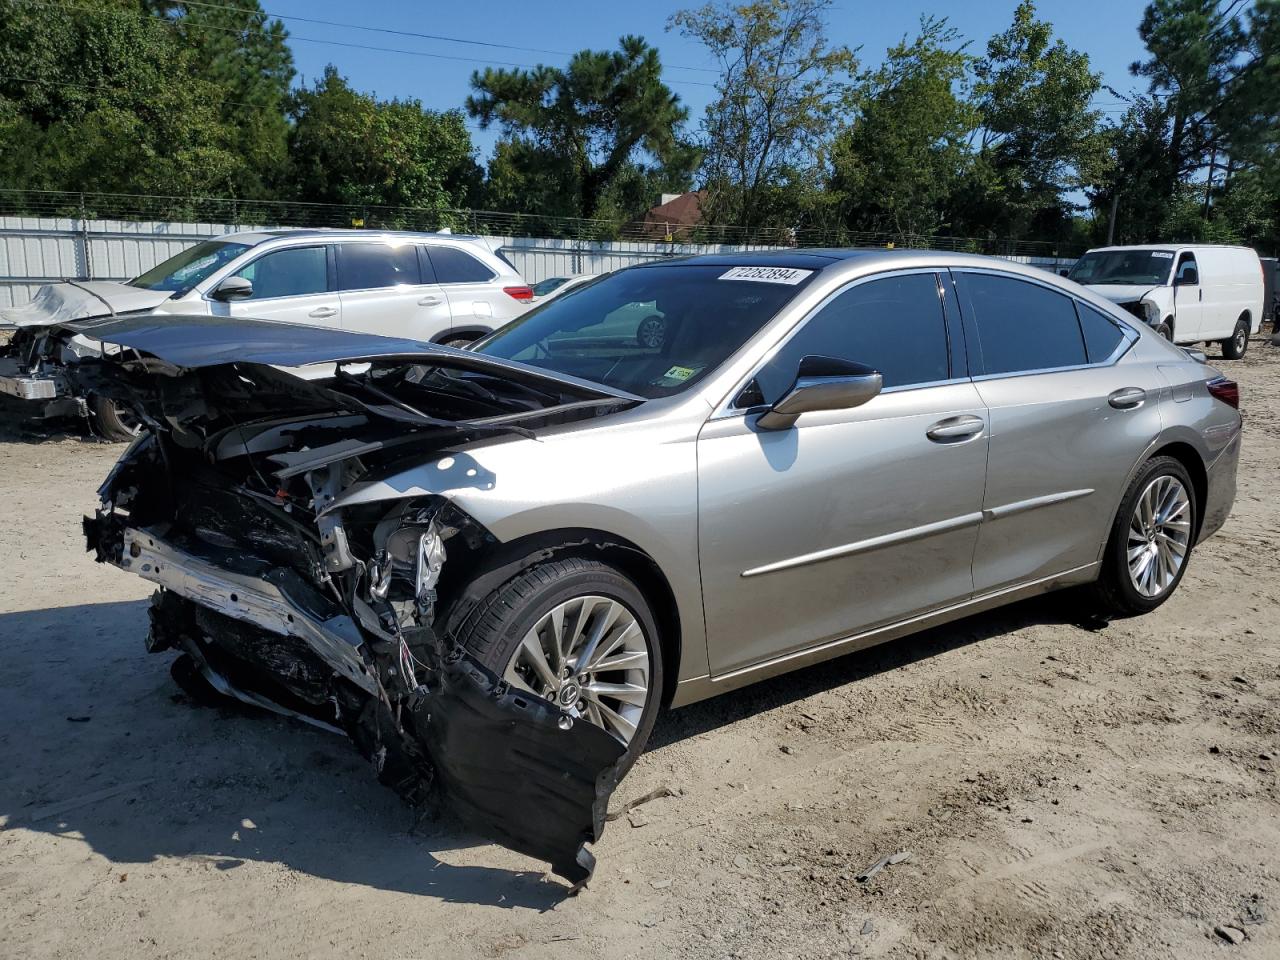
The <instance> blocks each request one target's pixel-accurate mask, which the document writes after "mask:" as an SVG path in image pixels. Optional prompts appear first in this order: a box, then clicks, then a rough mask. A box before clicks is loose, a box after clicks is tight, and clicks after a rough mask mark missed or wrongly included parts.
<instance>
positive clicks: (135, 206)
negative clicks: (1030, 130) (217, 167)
mask: <svg viewBox="0 0 1280 960" xmlns="http://www.w3.org/2000/svg"><path fill="white" fill-rule="evenodd" d="M0 216H10V217H52V218H70V219H75V220H80V221H86V220H120V221H165V222H169V223H220V224H232V225H234V226H237V227H267V226H280V227H346V228H368V229H384V230H414V231H428V232H430V231H437V230H446V229H447V230H451V231H453V232H454V233H469V234H478V235H481V236H502V237H548V238H556V239H568V240H578V241H587V242H589V241H609V240H631V241H648V242H660V243H661V242H668V243H679V244H734V245H752V246H770V247H886V246H896V247H912V248H916V249H934V250H953V251H962V252H968V253H984V254H989V255H994V256H1004V257H1035V258H1056V257H1065V256H1074V255H1076V254H1078V253H1079V252H1080V251H1079V250H1074V249H1071V250H1068V249H1063V248H1062V245H1060V244H1057V243H1052V242H1048V241H1032V240H1010V239H1007V238H999V237H953V236H938V235H931V234H901V233H896V234H895V233H875V232H867V231H853V230H845V229H843V228H832V229H825V228H817V227H799V228H755V229H748V228H746V227H741V226H726V225H703V224H700V225H697V226H692V227H690V226H679V225H673V224H671V223H669V222H666V221H661V220H645V219H639V220H632V221H627V222H621V223H620V222H618V221H615V220H600V219H594V220H593V219H588V218H583V217H551V216H542V215H539V214H528V213H505V212H501V211H495V210H463V209H448V208H425V207H390V206H378V205H373V204H332V203H308V202H303V201H295V200H237V199H234V198H227V197H176V196H158V195H146V194H131V193H90V192H84V193H77V192H73V191H52V190H14V189H0Z"/></svg>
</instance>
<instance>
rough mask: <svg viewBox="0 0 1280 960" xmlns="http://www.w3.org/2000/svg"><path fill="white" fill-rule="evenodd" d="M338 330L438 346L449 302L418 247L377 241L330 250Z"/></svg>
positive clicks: (445, 328) (444, 333) (447, 322)
mask: <svg viewBox="0 0 1280 960" xmlns="http://www.w3.org/2000/svg"><path fill="white" fill-rule="evenodd" d="M335 248H336V255H337V269H338V289H339V290H340V291H341V296H342V325H343V326H344V327H345V328H346V329H348V330H359V331H360V332H362V333H376V334H379V335H381V336H384V337H410V338H413V339H416V340H437V339H443V338H444V337H446V336H448V333H449V325H450V317H449V301H448V298H447V297H446V296H445V293H444V291H443V290H442V289H441V288H440V285H439V284H437V283H435V282H434V280H435V278H434V277H433V276H432V275H431V273H430V264H429V263H427V264H426V269H427V273H426V275H425V276H424V275H423V266H424V265H423V263H422V262H421V260H422V258H420V256H419V249H420V247H419V245H418V244H414V243H386V242H382V241H375V242H370V241H349V242H346V243H338V244H335Z"/></svg>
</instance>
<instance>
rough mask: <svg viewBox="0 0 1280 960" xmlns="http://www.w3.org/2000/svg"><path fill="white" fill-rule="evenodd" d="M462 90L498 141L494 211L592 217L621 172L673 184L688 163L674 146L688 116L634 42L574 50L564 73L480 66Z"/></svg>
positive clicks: (680, 146)
mask: <svg viewBox="0 0 1280 960" xmlns="http://www.w3.org/2000/svg"><path fill="white" fill-rule="evenodd" d="M471 87H472V89H473V90H474V91H475V92H474V93H473V94H472V95H471V96H469V97H468V98H467V104H466V105H467V110H468V111H470V113H471V115H472V116H473V117H476V118H478V119H479V121H480V124H481V126H482V127H488V126H489V125H490V124H492V123H497V124H499V125H500V126H501V128H502V131H503V135H504V143H503V144H502V145H500V147H499V149H498V151H497V152H496V154H495V157H494V162H493V163H491V164H490V168H489V181H490V190H491V196H492V197H493V200H494V202H495V205H501V206H504V207H505V208H507V209H515V210H517V211H520V210H528V209H534V207H533V206H532V205H533V204H536V208H537V209H539V210H540V212H544V213H555V214H558V215H564V216H584V217H594V216H596V215H597V214H599V213H600V212H601V206H602V203H603V201H604V199H605V197H606V196H607V195H608V194H609V191H610V189H611V188H612V187H614V186H615V184H616V182H617V181H618V178H619V177H621V176H623V175H624V174H625V175H628V176H631V175H634V171H635V169H636V168H641V169H650V168H656V169H658V170H661V171H663V172H664V175H666V176H669V177H675V178H679V177H681V176H687V175H688V173H689V172H691V171H692V170H693V168H694V167H695V166H696V163H697V154H696V151H694V150H693V149H692V148H691V147H690V146H689V145H688V144H686V143H685V142H683V141H682V139H681V127H682V125H683V124H684V122H685V120H686V119H687V118H688V110H686V109H685V107H684V106H682V105H681V103H680V98H679V97H678V96H676V95H675V94H674V93H672V92H671V90H670V88H668V87H667V85H666V84H665V83H663V82H662V63H661V61H660V59H659V57H658V51H657V50H656V49H654V48H653V47H650V46H649V45H648V44H647V43H645V41H644V40H643V39H641V38H639V37H631V36H626V37H622V38H621V39H620V40H619V49H618V50H615V51H593V50H583V51H581V52H579V53H576V54H574V56H573V57H572V58H571V59H570V61H569V64H568V66H567V67H565V68H563V69H562V68H559V67H548V66H538V67H535V68H534V69H532V70H495V69H492V68H486V69H485V70H484V71H483V72H477V73H475V74H473V75H472V77H471ZM526 188H532V191H531V192H529V193H526V192H525V189H526ZM648 202H650V203H651V202H652V200H649V201H648Z"/></svg>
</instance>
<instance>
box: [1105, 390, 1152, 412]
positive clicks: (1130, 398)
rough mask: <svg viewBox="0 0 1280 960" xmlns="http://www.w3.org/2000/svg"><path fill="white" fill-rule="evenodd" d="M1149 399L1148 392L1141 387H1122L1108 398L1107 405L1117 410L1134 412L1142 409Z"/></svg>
mask: <svg viewBox="0 0 1280 960" xmlns="http://www.w3.org/2000/svg"><path fill="white" fill-rule="evenodd" d="M1146 399H1147V391H1145V390H1143V389H1142V388H1141V387H1121V388H1120V389H1119V390H1116V391H1115V392H1114V393H1112V394H1110V395H1109V396H1108V397H1107V403H1109V404H1111V405H1112V406H1113V407H1115V408H1116V409H1117V410H1132V409H1133V408H1134V407H1140V406H1142V404H1143V403H1144V402H1145V401H1146Z"/></svg>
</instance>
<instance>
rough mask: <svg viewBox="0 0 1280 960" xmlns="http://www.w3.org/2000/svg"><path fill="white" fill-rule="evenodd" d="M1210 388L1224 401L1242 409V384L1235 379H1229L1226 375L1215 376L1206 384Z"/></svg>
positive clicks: (1211, 391) (1214, 394)
mask: <svg viewBox="0 0 1280 960" xmlns="http://www.w3.org/2000/svg"><path fill="white" fill-rule="evenodd" d="M1205 386H1206V387H1208V388H1209V393H1210V394H1212V395H1213V396H1215V397H1217V398H1218V399H1219V400H1221V401H1222V402H1223V403H1227V404H1230V405H1231V406H1233V407H1235V408H1236V409H1237V410H1239V409H1240V384H1238V383H1236V382H1235V381H1234V380H1228V379H1227V378H1226V377H1215V378H1214V379H1212V380H1210V381H1208V382H1207V383H1206V384H1205Z"/></svg>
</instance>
